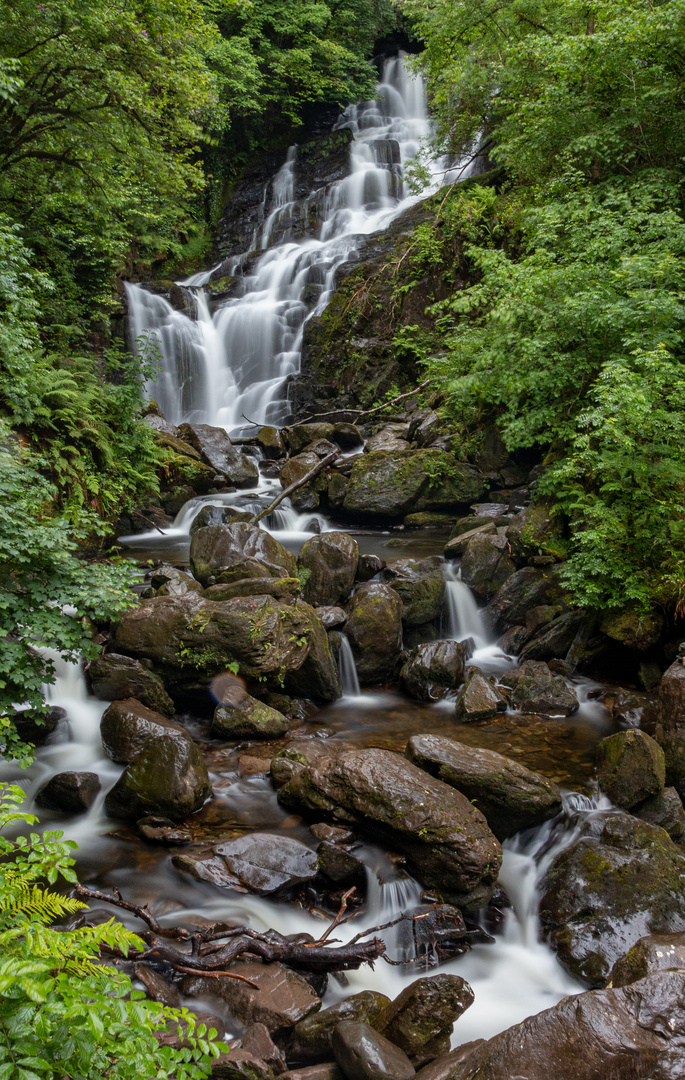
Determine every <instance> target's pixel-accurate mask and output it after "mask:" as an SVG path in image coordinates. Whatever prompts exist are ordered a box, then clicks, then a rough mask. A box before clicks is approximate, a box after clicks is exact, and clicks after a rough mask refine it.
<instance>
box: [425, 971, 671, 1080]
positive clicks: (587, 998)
mask: <svg viewBox="0 0 685 1080" xmlns="http://www.w3.org/2000/svg"><path fill="white" fill-rule="evenodd" d="M684 1040H685V972H683V971H668V972H661V973H658V974H655V975H650V976H649V978H646V979H641V980H640V981H639V982H636V983H633V984H632V985H631V986H625V987H622V988H621V989H617V990H588V991H587V992H586V993H584V994H579V995H578V996H575V997H574V996H572V997H567V998H564V1000H563V1001H560V1002H559V1004H558V1005H554V1006H552V1008H551V1009H545V1010H544V1012H541V1013H538V1014H537V1016H529V1017H528V1019H527V1020H524V1021H523V1022H522V1023H520V1024H515V1025H514V1027H511V1028H508V1029H507V1030H506V1031H502V1032H501V1033H500V1034H499V1035H495V1036H494V1038H492V1039H489V1040H488V1041H487V1042H483V1041H480V1042H477V1043H471V1044H470V1045H468V1046H464V1047H458V1048H457V1049H456V1050H453V1051H452V1052H451V1054H449V1055H446V1057H445V1058H444V1059H438V1061H436V1062H434V1063H433V1064H431V1065H429V1066H427V1067H426V1069H425V1070H422V1072H421V1073H419V1074H418V1075H419V1076H420V1077H422V1080H514V1078H516V1080H549V1078H550V1076H551V1077H553V1078H554V1080H682V1077H683V1041H684Z"/></svg>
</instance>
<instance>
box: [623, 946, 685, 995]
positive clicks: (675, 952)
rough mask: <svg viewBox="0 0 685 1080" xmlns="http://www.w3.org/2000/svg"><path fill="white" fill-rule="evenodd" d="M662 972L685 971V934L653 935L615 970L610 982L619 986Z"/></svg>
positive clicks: (633, 950) (632, 949)
mask: <svg viewBox="0 0 685 1080" xmlns="http://www.w3.org/2000/svg"><path fill="white" fill-rule="evenodd" d="M659 971H685V934H649V935H648V936H647V937H643V938H640V940H639V941H638V942H637V943H636V944H635V945H633V946H632V948H630V949H628V952H627V953H626V954H625V956H622V957H621V958H620V960H617V961H616V963H615V964H614V966H613V968H612V969H611V974H610V975H609V982H608V985H609V986H612V987H614V989H618V988H619V987H620V986H630V984H631V983H634V982H637V981H638V979H646V978H647V976H648V975H655V974H656V973H657V972H659Z"/></svg>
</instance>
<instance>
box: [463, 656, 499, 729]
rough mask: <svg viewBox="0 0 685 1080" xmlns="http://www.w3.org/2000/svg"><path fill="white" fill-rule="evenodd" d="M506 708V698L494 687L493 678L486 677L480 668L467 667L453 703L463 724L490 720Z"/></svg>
mask: <svg viewBox="0 0 685 1080" xmlns="http://www.w3.org/2000/svg"><path fill="white" fill-rule="evenodd" d="M506 708H507V699H506V698H505V697H504V696H503V694H501V693H500V691H499V690H498V689H497V688H496V686H495V685H494V680H492V679H487V678H486V677H485V675H484V674H483V672H482V671H481V670H480V668H477V667H472V668H469V671H468V673H467V675H466V681H465V683H464V685H463V687H462V688H461V690H460V691H459V694H458V696H457V700H456V704H455V710H456V714H457V719H458V720H461V721H462V722H463V723H465V724H471V723H474V722H475V721H476V720H490V719H491V718H492V717H493V716H496V715H497V713H498V712H505V711H506Z"/></svg>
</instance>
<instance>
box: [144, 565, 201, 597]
mask: <svg viewBox="0 0 685 1080" xmlns="http://www.w3.org/2000/svg"><path fill="white" fill-rule="evenodd" d="M149 581H150V585H151V587H152V588H153V589H154V590H155V594H156V595H157V596H184V595H185V593H187V592H198V593H199V592H202V585H201V584H200V582H199V581H196V580H195V578H194V577H193V576H192V574H186V573H185V571H183V570H179V569H178V567H177V566H171V565H170V564H169V563H165V564H163V565H162V566H158V567H156V568H155V569H154V570H153V571H152V573H151V574H150V575H149Z"/></svg>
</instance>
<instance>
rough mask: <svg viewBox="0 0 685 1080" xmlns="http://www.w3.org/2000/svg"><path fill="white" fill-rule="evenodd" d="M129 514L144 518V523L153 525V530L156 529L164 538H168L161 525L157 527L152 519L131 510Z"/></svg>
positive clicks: (138, 511)
mask: <svg viewBox="0 0 685 1080" xmlns="http://www.w3.org/2000/svg"><path fill="white" fill-rule="evenodd" d="M129 514H135V515H136V517H139V518H142V519H143V521H147V523H148V525H152V528H153V529H156V530H157V532H158V533H161V534H162V536H166V533H165V532H164V529H160V527H159V525H155V523H154V521H153V520H152V518H149V517H145V514H141V512H140V510H129Z"/></svg>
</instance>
